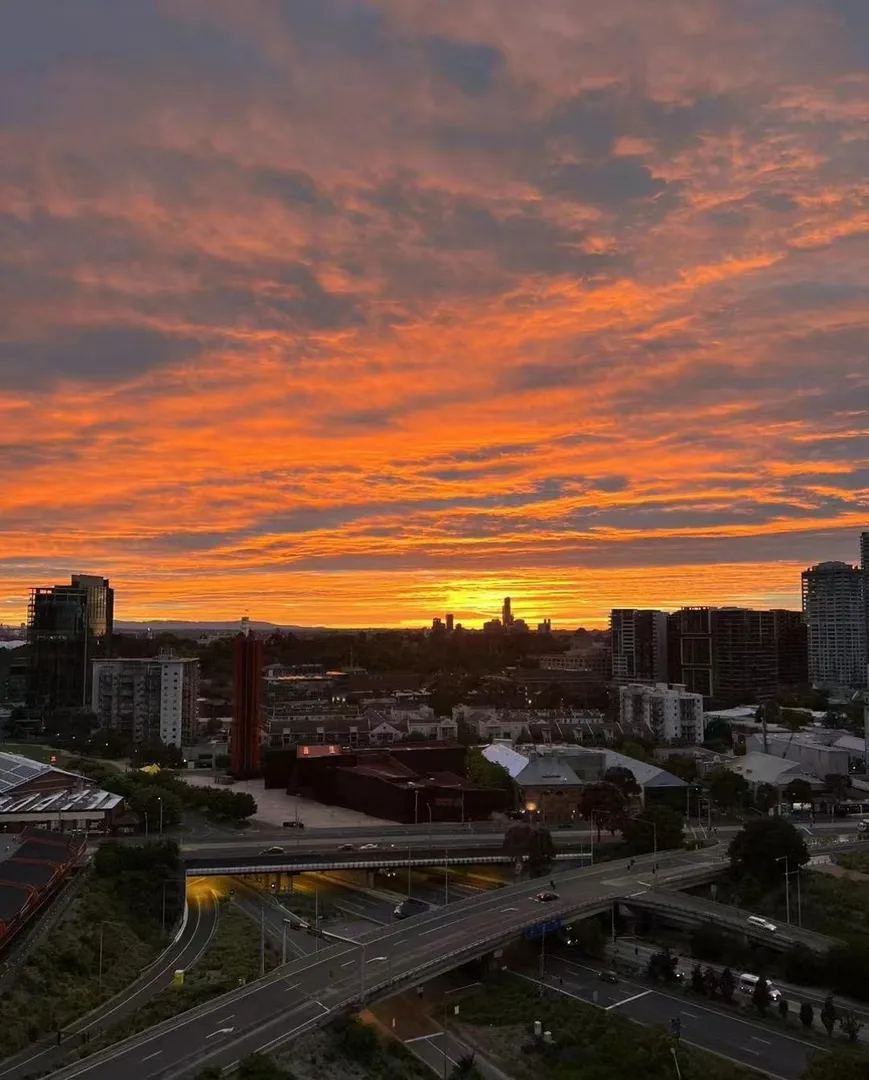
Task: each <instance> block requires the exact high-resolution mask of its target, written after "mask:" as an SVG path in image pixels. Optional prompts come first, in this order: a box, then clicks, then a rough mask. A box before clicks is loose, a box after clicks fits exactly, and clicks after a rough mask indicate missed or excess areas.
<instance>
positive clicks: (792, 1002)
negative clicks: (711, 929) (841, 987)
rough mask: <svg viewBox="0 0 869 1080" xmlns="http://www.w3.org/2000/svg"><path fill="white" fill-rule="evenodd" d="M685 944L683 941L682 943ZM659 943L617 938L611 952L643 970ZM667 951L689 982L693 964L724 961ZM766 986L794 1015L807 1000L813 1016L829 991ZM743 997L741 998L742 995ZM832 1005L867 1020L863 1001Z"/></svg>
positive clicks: (866, 1038) (865, 1035) (719, 967)
mask: <svg viewBox="0 0 869 1080" xmlns="http://www.w3.org/2000/svg"><path fill="white" fill-rule="evenodd" d="M686 944H687V943H686ZM662 948H663V946H662V945H649V944H647V943H646V942H644V941H639V940H637V939H636V938H620V939H619V940H618V941H617V942H616V944H615V950H614V954H615V956H616V957H617V958H618V959H619V960H622V961H625V962H626V963H627V964H631V965H639V967H640V968H641V969H644V968H645V966H646V965H647V964H648V962H649V958H650V957H651V956H652V955H653V954H654V953H658V952H660V951H661V949H662ZM607 952H608V953H609V954H610V955H613V946H612V945H610V946H609V947H608V949H607ZM671 952H672V953H673V955H674V956H676V955H678V959H679V966H678V971H679V974H680V975H681V976H682V978H683V979H686V980H688V982H689V983H690V980H691V972H692V970H693V969H694V965H695V964H697V963H699V964H700V966H701V968H703V970H704V971H705V970H706V969H707V968H712V970H713V971H717V972H719V973H720V972H722V971H724V968H725V965H724V964H709V963H707V962H706V961H698V960H694V959H692V958H691V957H690V956H683V955H681V954H680V953H679V948H678V946H675V947H671ZM730 970H731V972H732V973H733V976H734V978H735V979H738V978H739V976H740V975H741V974H742V972H743V971H747V972H748V973H749V974H751V975H758V974H760V971H759V970H757V969H756V968H752V967H751V966H749V967H747V968H736V967H732V968H731V969H730ZM769 982H770V985H771V986H774V987H775V988H776V989H777V990H780V991H781V993H782V995H783V997H784V998H785V1000H786V1001H787V1003H788V1006H789V1007H790V1011H791V1012H792V1013H793V1014H794V1015H795V1016H796V1015H799V1011H800V1005H801V1004H802V1003H803V1002H804V1001H808V1002H809V1003H810V1004H811V1005H812V1007H813V1008H814V1010H815V1016H816V1017H817V1015H818V1011H819V1010H820V1009H821V1008H822V1007H823V1004H824V1001H825V1000H826V998H827V995H828V994H830V993H832V991H830V990H821V989H819V988H818V987H805V986H796V985H794V983H787V982H782V980H781V979H777V978H775V977H772V978H771V979H770V980H769ZM736 996H737V998H739V997H740V994H739V991H737V994H736ZM743 1000H745V999H744V998H743ZM835 1001H836V1005H837V1006H838V1007H840V1008H845V1009H850V1010H851V1011H852V1012H854V1013H855V1014H856V1015H857V1017H858V1018H859V1020H860V1021H861V1023H863V1024H866V1023H869V1008H867V1006H866V1004H865V1003H861V1002H857V1001H849V1000H848V999H847V998H843V997H840V996H839V995H836V997H835ZM859 1038H860V1041H861V1042H869V1029H867V1028H865V1027H864V1029H863V1031H861V1033H860V1036H859Z"/></svg>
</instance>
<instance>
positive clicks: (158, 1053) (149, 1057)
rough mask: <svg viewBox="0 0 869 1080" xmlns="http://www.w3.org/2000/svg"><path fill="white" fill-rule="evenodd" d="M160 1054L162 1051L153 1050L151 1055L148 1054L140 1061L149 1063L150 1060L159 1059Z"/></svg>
mask: <svg viewBox="0 0 869 1080" xmlns="http://www.w3.org/2000/svg"><path fill="white" fill-rule="evenodd" d="M162 1053H163V1051H162V1050H155V1051H154V1053H153V1054H148V1056H147V1057H143V1058H142V1061H150V1060H151V1058H155V1057H159V1056H160V1054H162Z"/></svg>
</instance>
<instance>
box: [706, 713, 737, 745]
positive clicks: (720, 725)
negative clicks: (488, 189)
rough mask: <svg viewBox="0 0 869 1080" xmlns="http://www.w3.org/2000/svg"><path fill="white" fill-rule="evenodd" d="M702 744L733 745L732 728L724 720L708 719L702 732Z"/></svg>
mask: <svg viewBox="0 0 869 1080" xmlns="http://www.w3.org/2000/svg"><path fill="white" fill-rule="evenodd" d="M703 745H704V746H708V747H711V748H713V749H714V748H715V747H723V748H727V749H728V750H729V749H731V748H732V746H733V728H732V727H731V726H730V724H728V722H727V721H726V720H717V719H716V720H710V721H709V723H708V724H707V725H706V730H705V731H704V733H703Z"/></svg>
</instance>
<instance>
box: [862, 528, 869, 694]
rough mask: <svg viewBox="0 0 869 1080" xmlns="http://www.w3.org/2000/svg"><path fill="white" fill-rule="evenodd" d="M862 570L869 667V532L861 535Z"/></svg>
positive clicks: (865, 635)
mask: <svg viewBox="0 0 869 1080" xmlns="http://www.w3.org/2000/svg"><path fill="white" fill-rule="evenodd" d="M860 569H861V571H862V572H863V606H864V610H865V612H866V617H865V620H864V621H865V624H866V628H865V630H864V631H863V636H864V638H865V639H866V664H867V665H869V532H863V533H860ZM867 679H869V675H867Z"/></svg>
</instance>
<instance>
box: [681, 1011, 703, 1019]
mask: <svg viewBox="0 0 869 1080" xmlns="http://www.w3.org/2000/svg"><path fill="white" fill-rule="evenodd" d="M682 1015H683V1016H690V1017H691V1019H692V1020H699V1019H700V1017H699V1016H698V1015H697V1013H689V1012H686V1011H685V1010H684V1009H683V1010H682Z"/></svg>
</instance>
